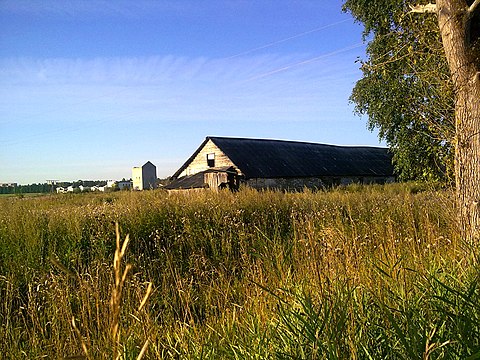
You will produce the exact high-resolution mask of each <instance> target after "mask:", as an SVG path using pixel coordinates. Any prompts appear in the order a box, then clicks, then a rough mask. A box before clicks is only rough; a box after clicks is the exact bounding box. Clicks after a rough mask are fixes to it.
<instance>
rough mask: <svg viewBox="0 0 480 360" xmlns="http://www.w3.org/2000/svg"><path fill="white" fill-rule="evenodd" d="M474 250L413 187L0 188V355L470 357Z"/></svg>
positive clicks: (476, 317)
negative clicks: (18, 192)
mask: <svg viewBox="0 0 480 360" xmlns="http://www.w3.org/2000/svg"><path fill="white" fill-rule="evenodd" d="M116 224H118V229H119V234H120V236H119V237H118V238H117V236H116ZM127 234H129V237H128V239H129V241H128V243H127V242H125V243H124V240H125V238H126V237H127ZM117 240H118V241H117ZM117 243H118V244H117ZM123 244H125V247H124V248H123V250H122V245H123ZM115 254H116V255H115ZM477 254H478V249H477V248H472V247H471V246H468V245H467V244H464V243H463V242H462V240H461V239H460V238H459V236H458V234H457V231H456V225H455V209H454V201H453V194H452V192H451V191H450V190H442V189H429V188H428V186H424V185H418V184H406V185H405V184H392V185H386V186H365V187H363V186H349V187H346V188H339V189H336V190H332V191H328V192H308V191H306V192H304V193H281V192H270V191H267V192H257V191H253V190H248V189H244V190H242V191H240V192H239V193H235V194H232V193H229V192H220V193H212V192H208V191H205V192H197V193H177V194H170V195H169V194H167V193H166V192H163V191H149V192H133V193H130V192H118V193H111V194H75V195H74V194H61V195H52V196H45V197H39V198H28V199H27V198H24V199H19V198H3V197H2V198H0V274H1V275H0V324H1V325H0V354H3V355H4V358H6V359H22V358H24V359H37V358H62V357H73V356H77V358H82V357H83V358H86V359H87V358H88V359H103V358H121V359H136V358H141V357H143V358H153V359H155V358H158V359H170V358H178V359H291V358H293V359H466V358H467V359H477V358H480V289H479V287H478V280H479V274H480V273H479V268H478V265H477V263H478V262H477V260H478V259H477V257H476V256H477ZM114 263H115V265H114Z"/></svg>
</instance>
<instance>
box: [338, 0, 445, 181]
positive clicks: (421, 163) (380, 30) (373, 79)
mask: <svg viewBox="0 0 480 360" xmlns="http://www.w3.org/2000/svg"><path fill="white" fill-rule="evenodd" d="M417 3H418V1H411V0H375V1H368V0H347V1H346V2H345V4H344V7H343V9H344V11H348V12H350V13H351V14H352V15H353V17H354V18H355V19H356V20H357V21H359V22H362V23H363V24H364V40H368V41H369V42H368V45H367V58H366V59H364V60H361V61H360V63H361V70H362V72H363V78H362V79H360V80H359V81H358V82H357V83H356V85H355V87H354V89H353V91H352V95H351V98H350V99H351V101H353V102H354V103H355V105H356V112H357V113H358V114H360V115H367V116H368V127H369V129H370V130H373V129H374V128H377V129H378V130H379V136H380V138H381V139H383V140H385V141H386V142H387V144H388V145H389V146H390V147H391V149H392V151H393V154H394V162H395V167H396V170H397V172H398V174H399V175H400V177H401V178H403V179H422V180H445V179H451V177H452V176H453V152H454V151H453V141H454V136H455V126H454V91H453V84H452V82H451V80H450V73H449V70H448V64H447V62H446V58H445V53H444V50H443V47H442V41H441V36H440V33H439V29H438V23H437V20H436V18H435V17H433V16H430V17H429V16H415V15H414V14H411V13H409V11H410V7H409V6H410V5H415V4H417Z"/></svg>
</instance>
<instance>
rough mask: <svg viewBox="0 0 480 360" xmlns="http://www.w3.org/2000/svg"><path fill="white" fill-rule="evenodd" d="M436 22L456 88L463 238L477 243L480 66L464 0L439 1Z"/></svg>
mask: <svg viewBox="0 0 480 360" xmlns="http://www.w3.org/2000/svg"><path fill="white" fill-rule="evenodd" d="M437 13H438V23H439V26H440V32H441V35H442V42H443V47H444V49H445V54H446V57H447V61H448V64H449V67H450V72H451V75H452V80H453V83H454V86H455V128H456V129H455V130H456V137H455V181H456V186H457V190H456V195H457V205H458V213H459V225H460V231H461V235H462V238H464V239H465V240H467V241H468V242H469V243H471V244H480V64H478V63H476V61H475V55H474V54H473V51H472V50H473V49H472V44H470V39H469V33H468V29H469V15H470V14H469V11H468V5H467V3H466V1H465V0H438V1H437Z"/></svg>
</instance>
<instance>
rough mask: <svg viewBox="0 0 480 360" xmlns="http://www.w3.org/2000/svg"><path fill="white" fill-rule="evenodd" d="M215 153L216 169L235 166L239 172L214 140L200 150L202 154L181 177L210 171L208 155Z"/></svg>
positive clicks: (199, 154) (196, 157)
mask: <svg viewBox="0 0 480 360" xmlns="http://www.w3.org/2000/svg"><path fill="white" fill-rule="evenodd" d="M210 153H214V154H215V167H216V168H218V167H224V166H233V167H235V169H236V170H237V171H239V169H238V168H237V167H236V166H235V164H234V163H232V162H231V161H230V159H229V158H228V157H227V156H226V155H225V154H224V153H223V152H222V150H220V149H219V148H218V147H217V146H216V145H215V144H214V143H213V142H212V140H209V141H208V142H207V143H206V144H205V146H204V147H203V148H202V149H201V150H200V152H199V153H198V154H197V156H195V158H194V159H193V161H192V162H191V163H190V165H188V166H187V167H186V168H185V170H183V171H182V172H181V173H180V175H179V177H182V176H186V175H193V174H196V173H199V172H201V171H205V170H208V169H210V167H209V166H208V164H207V154H210Z"/></svg>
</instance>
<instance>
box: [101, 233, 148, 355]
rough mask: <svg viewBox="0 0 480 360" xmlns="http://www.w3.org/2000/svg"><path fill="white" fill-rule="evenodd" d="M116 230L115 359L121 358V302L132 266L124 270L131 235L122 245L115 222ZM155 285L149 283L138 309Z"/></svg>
mask: <svg viewBox="0 0 480 360" xmlns="http://www.w3.org/2000/svg"><path fill="white" fill-rule="evenodd" d="M115 232H116V249H115V256H114V260H113V273H114V276H115V283H114V286H113V288H112V297H111V300H110V306H111V310H112V312H111V313H112V319H111V335H112V340H113V356H114V359H120V358H121V351H120V348H121V341H120V340H121V332H120V312H121V303H122V291H123V287H124V285H125V281H126V279H127V275H128V272H129V271H130V269H131V268H132V266H131V265H130V264H127V265H125V268H124V269H123V270H122V259H123V257H124V255H125V251H126V250H127V245H128V242H129V240H130V237H129V235H127V236H126V237H125V241H124V242H123V244H122V245H121V246H120V231H119V228H118V223H116V224H115ZM152 288H153V285H152V283H149V284H148V287H147V291H146V293H145V296H144V297H143V299H142V301H141V302H140V305H139V307H138V311H140V310H142V309H143V307H144V306H145V304H146V303H147V300H148V298H149V297H150V294H151V292H152ZM148 343H149V341H148V339H147V340H146V341H145V343H144V345H143V347H142V349H141V351H140V353H139V355H138V357H137V359H141V358H142V357H143V355H144V354H145V352H146V351H147V348H148Z"/></svg>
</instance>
